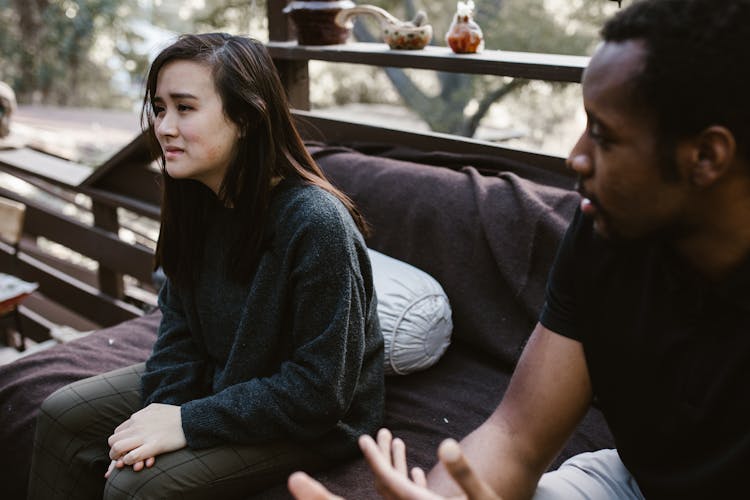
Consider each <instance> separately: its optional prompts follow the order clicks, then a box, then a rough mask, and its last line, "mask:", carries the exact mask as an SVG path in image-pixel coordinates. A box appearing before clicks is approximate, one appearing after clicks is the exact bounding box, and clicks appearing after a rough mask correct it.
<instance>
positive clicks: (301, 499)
mask: <svg viewBox="0 0 750 500" xmlns="http://www.w3.org/2000/svg"><path fill="white" fill-rule="evenodd" d="M287 487H288V488H289V492H290V493H291V494H292V495H293V496H294V498H296V499H297V500H344V499H343V498H341V497H340V496H336V495H334V494H333V493H331V492H330V491H328V490H327V489H326V487H325V486H323V485H322V484H320V483H319V482H317V481H316V480H315V479H313V478H311V477H310V476H308V475H307V474H305V473H304V472H295V473H294V474H292V475H291V476H289V480H288V481H287Z"/></svg>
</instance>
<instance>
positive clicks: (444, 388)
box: [0, 145, 612, 499]
mask: <svg viewBox="0 0 750 500" xmlns="http://www.w3.org/2000/svg"><path fill="white" fill-rule="evenodd" d="M359 149H361V150H362V151H355V150H352V149H347V148H337V147H323V146H320V145H311V146H310V150H311V152H313V154H314V156H315V158H316V160H317V161H318V162H319V163H320V165H321V166H322V168H323V169H324V170H325V171H326V173H327V174H328V175H329V177H330V178H331V180H332V181H333V182H334V184H336V185H338V186H339V187H341V188H342V189H343V190H344V191H345V192H346V193H348V194H349V195H350V196H351V197H352V198H353V199H354V201H355V202H356V203H357V205H358V206H359V207H360V208H361V210H362V211H363V213H364V215H365V217H366V218H367V219H368V221H369V222H370V224H371V225H372V226H373V229H374V231H373V234H372V236H371V238H370V239H369V240H368V245H369V246H371V247H372V248H374V249H376V250H379V251H381V252H383V253H386V254H388V255H391V256H393V257H396V258H398V259H401V260H405V261H407V262H410V263H412V264H414V265H415V266H417V267H419V268H421V269H423V270H425V271H427V272H428V273H430V274H431V275H433V276H434V277H435V278H436V279H437V280H438V281H439V282H440V283H441V284H442V286H443V288H444V289H445V291H446V293H447V294H448V297H449V299H450V302H451V306H452V309H453V320H454V333H453V342H452V345H451V347H450V348H449V349H448V351H447V353H446V354H445V356H444V357H443V359H442V360H441V361H440V362H439V363H438V364H437V365H435V366H434V367H432V368H431V369H429V370H426V371H424V372H419V373H414V374H411V375H408V376H397V377H389V378H388V379H387V381H386V390H387V394H386V421H385V424H386V425H387V426H389V427H390V428H392V429H393V430H394V432H395V433H396V434H397V435H399V436H401V437H403V438H405V440H406V442H407V445H408V447H409V449H408V451H409V460H410V464H412V465H419V466H422V467H424V468H427V469H429V468H430V467H431V466H432V464H433V463H434V461H435V449H436V447H437V445H438V443H439V442H440V441H441V440H442V439H443V438H445V437H448V436H453V437H456V438H461V437H463V436H464V435H466V434H467V433H468V432H470V431H471V430H472V429H473V428H475V427H476V426H477V425H479V424H480V423H481V422H482V421H483V420H484V419H485V418H486V417H487V416H488V415H489V414H490V413H491V412H492V410H494V408H495V407H496V405H497V403H498V401H499V400H500V398H501V397H502V394H503V392H504V390H505V387H506V386H507V383H508V380H509V377H510V374H511V372H512V369H513V366H514V365H515V362H516V361H517V359H518V355H519V353H520V351H521V349H522V348H523V345H524V343H525V341H526V339H527V337H528V335H529V333H530V332H531V328H532V327H533V324H534V322H535V320H536V315H537V313H538V311H539V308H540V306H541V304H542V301H543V292H544V284H545V282H546V278H547V271H548V269H549V266H550V264H551V260H552V258H553V256H554V252H555V247H556V245H557V242H558V241H559V239H560V237H561V236H562V234H563V231H564V229H565V227H566V225H567V221H568V220H569V218H570V216H571V215H572V213H573V211H574V208H575V205H576V203H577V200H578V197H577V195H576V194H575V193H573V192H571V191H569V190H568V189H561V188H564V187H570V186H571V185H572V181H571V180H570V179H569V178H566V177H563V176H559V175H557V174H552V173H548V172H544V171H541V170H539V169H535V168H534V167H532V166H529V165H519V164H515V163H510V162H503V160H502V159H498V158H490V157H465V156H457V155H450V154H445V153H429V154H425V153H420V152H415V151H408V150H392V149H389V148H386V147H378V146H365V145H363V146H361V147H360V148H359ZM363 151H364V152H365V153H367V152H375V153H377V155H378V156H372V155H368V154H363ZM398 158H402V159H401V160H399V159H398ZM404 159H407V160H409V161H405V160H404ZM430 165H438V166H440V167H446V168H435V166H430ZM497 169H503V170H504V171H503V172H502V173H499V174H495V173H491V174H488V175H482V174H480V173H479V172H480V171H481V172H482V173H483V174H487V173H489V172H492V171H495V170H497ZM529 178H533V179H534V181H536V182H532V181H530V180H529ZM552 186H557V187H552ZM157 321H158V314H156V315H151V316H148V317H145V318H142V319H139V320H134V321H131V322H127V323H124V324H122V325H118V326H117V327H114V328H111V329H107V330H102V331H100V332H97V333H95V334H92V335H91V336H89V337H87V338H85V339H82V340H78V341H76V342H74V343H71V344H68V345H65V346H59V347H55V348H53V349H50V350H47V351H44V352H41V353H37V354H34V355H31V356H29V357H27V358H23V359H21V360H18V361H16V362H14V363H12V364H11V365H7V366H0V409H1V411H2V413H0V422H2V424H1V425H0V445H1V446H2V449H3V450H5V453H4V454H3V456H2V458H0V478H2V484H3V485H4V486H5V487H6V488H10V491H11V494H10V496H9V497H8V498H23V496H24V495H25V487H26V485H25V482H26V478H27V476H28V467H29V461H30V449H31V439H32V437H33V418H34V416H35V414H36V411H37V408H38V406H39V404H40V403H41V401H42V400H43V399H44V397H46V395H48V394H50V393H51V392H52V391H54V390H55V389H57V388H58V387H61V386H62V385H64V384H67V383H69V382H72V381H74V380H77V379H79V378H83V377H86V376H89V375H93V374H95V373H100V372H103V371H106V370H111V369H114V368H117V367H120V366H124V365H127V364H131V363H134V362H137V361H142V360H143V359H145V358H146V357H147V356H148V353H149V351H150V345H151V343H152V342H153V339H154V335H155V333H154V332H155V328H156V323H157ZM110 340H111V342H110ZM604 446H612V442H611V438H610V436H609V433H608V431H607V427H606V425H605V424H604V422H603V420H602V418H601V415H600V414H599V412H598V411H596V410H592V411H591V412H590V413H589V415H588V416H587V417H586V420H585V421H584V422H583V424H582V425H581V426H580V427H579V429H578V431H577V433H576V434H575V436H574V437H573V438H572V439H571V441H570V442H569V443H568V445H567V447H566V449H565V451H564V452H563V454H562V455H561V456H560V457H559V459H558V461H557V462H556V463H559V461H560V460H562V459H564V458H565V457H567V456H570V455H571V454H574V453H578V452H580V451H585V450H592V449H598V448H601V447H604ZM317 476H318V477H319V478H320V479H321V480H322V481H323V482H324V483H325V484H327V485H328V486H329V487H330V488H331V489H332V490H334V491H335V492H337V493H339V494H343V495H346V496H347V497H348V498H350V499H364V498H372V497H374V496H375V493H374V490H373V488H372V484H371V481H369V477H370V476H369V473H368V472H367V469H366V466H365V464H364V462H363V460H361V459H360V460H355V461H352V462H349V463H346V464H341V465H339V466H337V467H335V468H333V469H331V470H329V471H327V472H324V473H321V474H318V475H317ZM6 491H8V490H7V489H6ZM288 497H289V496H288V494H287V493H286V489H285V487H284V486H283V485H280V486H278V487H276V488H273V489H272V490H269V491H267V492H264V493H263V494H262V495H259V496H258V498H288Z"/></svg>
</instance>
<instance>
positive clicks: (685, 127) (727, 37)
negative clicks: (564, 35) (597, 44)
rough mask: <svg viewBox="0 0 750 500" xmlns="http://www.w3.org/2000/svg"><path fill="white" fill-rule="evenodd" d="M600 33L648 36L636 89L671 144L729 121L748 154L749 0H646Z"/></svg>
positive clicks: (619, 37)
mask: <svg viewBox="0 0 750 500" xmlns="http://www.w3.org/2000/svg"><path fill="white" fill-rule="evenodd" d="M602 37H603V38H604V40H605V41H606V42H621V41H625V40H632V39H641V40H644V41H645V43H646V50H647V56H646V62H645V67H644V69H643V71H642V73H641V75H640V76H639V78H638V80H637V81H636V82H634V84H635V87H636V92H635V94H636V95H638V96H640V97H639V98H640V99H641V100H642V102H641V104H643V105H645V106H646V107H647V108H648V109H650V110H652V111H653V116H654V117H655V119H656V121H657V126H658V131H659V133H660V139H662V140H664V141H666V145H667V146H669V145H674V144H675V143H676V141H678V140H679V139H682V138H685V137H688V136H690V135H692V134H695V133H698V132H700V131H701V130H703V129H705V128H706V127H709V126H711V125H723V126H725V127H727V128H729V129H730V130H731V131H732V133H733V134H734V136H735V140H736V141H737V145H738V149H739V150H740V154H741V155H743V157H744V158H745V159H748V158H750V156H749V155H748V148H749V147H750V0H642V1H638V2H636V3H634V4H633V5H631V6H629V7H628V8H626V9H624V10H622V11H620V12H618V13H617V14H616V15H615V16H614V17H613V18H611V19H610V20H609V21H608V22H607V23H606V24H605V26H604V28H603V29H602Z"/></svg>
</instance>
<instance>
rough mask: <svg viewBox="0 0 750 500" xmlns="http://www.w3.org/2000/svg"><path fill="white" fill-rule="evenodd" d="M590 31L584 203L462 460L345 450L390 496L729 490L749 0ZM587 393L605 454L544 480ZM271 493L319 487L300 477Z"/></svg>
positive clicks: (747, 318) (732, 484)
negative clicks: (612, 444)
mask: <svg viewBox="0 0 750 500" xmlns="http://www.w3.org/2000/svg"><path fill="white" fill-rule="evenodd" d="M602 34H603V37H604V43H603V44H602V45H601V46H600V47H599V49H598V50H597V51H596V53H595V55H594V56H593V57H592V59H591V62H590V64H589V66H588V68H587V69H586V71H585V74H584V78H583V100H584V107H585V109H586V113H587V116H588V125H587V127H586V131H585V132H584V133H583V135H582V136H581V138H580V139H579V141H578V143H577V144H576V145H575V146H574V148H573V150H572V152H571V154H570V157H569V159H568V165H569V167H570V168H571V169H573V170H574V171H575V172H576V173H577V174H578V175H579V177H580V191H581V194H582V196H583V198H582V201H581V205H580V208H579V210H578V212H577V213H576V215H575V217H574V219H573V222H572V223H571V226H570V228H569V230H568V232H567V234H566V236H565V238H564V240H563V242H562V244H561V246H560V249H559V250H558V255H557V258H556V261H555V263H554V265H553V268H552V271H551V272H550V280H549V284H548V289H547V300H546V303H545V305H544V308H543V310H542V313H541V315H540V320H539V323H538V325H537V326H536V328H535V330H534V331H533V333H532V335H531V337H530V339H529V342H528V344H527V346H526V348H525V350H524V353H523V355H522V357H521V359H520V361H519V364H518V366H517V368H516V371H515V373H514V375H513V378H512V381H511V383H510V386H509V387H508V390H507V392H506V394H505V396H504V398H503V401H502V402H501V404H500V406H499V407H498V408H497V410H496V411H495V412H494V413H493V415H492V416H490V418H489V419H488V420H487V421H486V422H485V423H484V424H482V425H481V426H480V427H479V428H478V429H476V430H475V431H474V432H472V433H471V434H469V436H467V437H466V438H465V439H464V440H463V441H462V442H461V448H462V450H463V453H464V454H465V457H464V456H463V455H462V454H461V450H459V449H458V447H456V446H455V445H453V444H451V443H446V444H444V445H443V446H442V447H441V450H440V456H441V462H442V463H443V464H444V465H439V466H437V467H436V468H435V469H434V470H433V471H432V472H431V473H430V474H429V476H428V477H427V480H426V482H424V481H423V480H422V475H421V474H420V473H419V472H416V473H413V474H412V479H411V480H409V479H407V472H406V466H405V460H404V459H403V444H402V443H400V442H398V441H397V440H391V438H390V435H389V434H387V433H386V432H383V433H381V434H379V436H378V443H377V444H376V443H375V442H373V441H372V439H371V438H363V439H362V440H361V441H360V445H361V447H362V449H363V452H364V453H365V456H366V458H367V459H368V462H369V463H370V465H371V467H372V468H373V471H374V473H375V475H376V481H377V483H378V487H379V491H381V493H383V494H384V495H385V496H387V497H389V498H417V499H434V498H441V497H439V496H438V495H437V494H435V493H431V492H430V491H428V489H427V488H428V487H429V490H431V491H434V492H439V493H440V494H448V495H451V494H458V493H460V489H459V488H458V487H457V486H456V483H454V482H453V481H451V479H450V476H451V475H452V476H453V477H454V478H455V479H456V480H457V483H458V484H459V485H460V486H461V488H462V489H463V491H464V492H466V494H467V496H468V497H469V498H474V499H490V498H497V496H496V495H499V496H501V497H503V498H508V499H513V498H529V497H532V496H534V497H535V498H539V499H547V498H561V499H568V498H644V497H646V498H649V499H651V498H723V497H728V496H730V495H732V496H734V495H736V493H735V492H741V491H744V490H745V488H744V486H745V478H744V476H743V473H744V472H745V469H746V468H747V466H748V465H750V424H749V423H748V422H750V397H748V396H749V395H750V394H749V391H748V388H747V382H748V381H750V326H749V325H750V158H749V155H750V150H749V149H748V148H750V98H749V95H750V0H644V1H641V2H637V3H634V4H633V5H631V6H630V7H629V8H627V9H625V10H623V11H622V12H620V13H618V14H617V15H616V16H615V17H614V18H613V19H612V20H610V21H609V22H608V23H607V24H606V25H605V27H604V29H603V31H602ZM594 399H595V400H596V402H597V404H598V406H599V407H600V408H601V409H602V411H603V413H604V415H605V417H606V419H607V422H608V424H609V426H610V429H611V430H612V433H613V435H614V437H615V441H616V444H617V450H601V451H598V452H595V453H586V454H583V455H578V456H576V457H573V458H571V459H570V460H569V461H568V462H566V463H564V464H563V465H562V466H561V467H560V469H558V470H557V471H554V472H551V473H547V474H544V475H543V473H544V471H545V470H546V469H547V467H548V466H549V464H550V462H551V461H552V460H553V458H554V457H555V456H556V455H557V453H558V452H559V451H560V449H561V448H562V446H563V444H564V443H565V441H566V439H567V438H568V436H569V435H570V434H571V432H572V431H573V429H574V428H575V426H576V425H577V423H578V421H579V420H580V419H581V417H582V416H583V415H584V413H585V412H586V410H587V408H588V406H589V404H590V403H591V401H592V400H594ZM446 447H447V451H446V449H445V448H446ZM467 460H468V462H470V463H471V464H472V466H473V469H472V468H470V467H469V466H468V462H467ZM446 468H447V469H448V471H449V472H450V474H448V473H446ZM540 478H541V479H540ZM290 488H291V489H292V491H293V492H294V493H295V494H296V495H297V496H298V498H303V497H304V495H307V494H309V497H308V498H330V497H326V496H320V495H330V494H329V493H328V492H326V491H325V490H322V489H321V488H322V487H320V486H319V485H317V484H315V483H314V482H312V481H311V480H309V478H307V477H305V476H302V475H299V474H297V475H295V476H293V477H292V478H290ZM316 489H317V492H316ZM314 495H318V496H314Z"/></svg>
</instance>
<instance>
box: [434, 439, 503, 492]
mask: <svg viewBox="0 0 750 500" xmlns="http://www.w3.org/2000/svg"><path fill="white" fill-rule="evenodd" d="M438 458H440V462H442V464H443V466H444V467H445V468H446V469H447V470H448V473H449V474H450V475H451V477H452V478H453V480H454V481H456V483H458V485H459V486H460V487H461V489H462V490H463V491H464V493H466V496H467V497H469V498H471V499H472V500H499V498H500V496H499V495H497V493H495V492H494V491H492V489H491V488H490V487H489V486H488V485H487V483H485V482H484V481H482V480H481V479H479V477H477V475H476V474H475V473H474V470H473V469H472V468H471V465H469V462H468V461H467V460H466V457H465V456H464V454H463V452H462V451H461V447H460V446H459V445H458V443H457V442H456V441H455V440H454V439H446V440H445V441H443V442H442V443H440V447H439V448H438Z"/></svg>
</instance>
